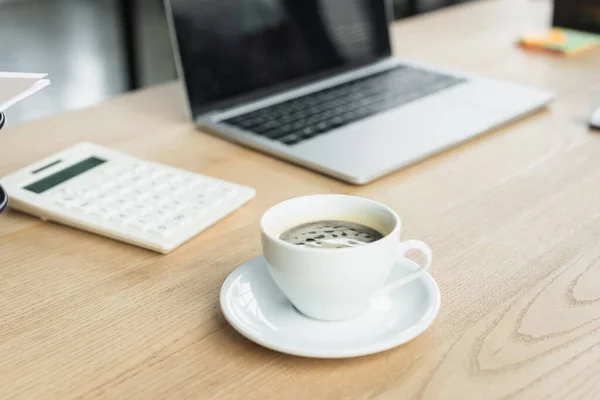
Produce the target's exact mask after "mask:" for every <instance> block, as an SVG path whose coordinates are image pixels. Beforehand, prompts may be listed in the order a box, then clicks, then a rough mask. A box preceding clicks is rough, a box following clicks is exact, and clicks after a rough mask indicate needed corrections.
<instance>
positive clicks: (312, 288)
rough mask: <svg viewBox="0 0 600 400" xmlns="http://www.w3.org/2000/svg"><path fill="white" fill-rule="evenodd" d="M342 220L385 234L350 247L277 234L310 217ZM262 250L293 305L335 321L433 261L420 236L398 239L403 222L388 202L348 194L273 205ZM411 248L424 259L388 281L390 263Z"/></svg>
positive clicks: (262, 224) (265, 218) (266, 219)
mask: <svg viewBox="0 0 600 400" xmlns="http://www.w3.org/2000/svg"><path fill="white" fill-rule="evenodd" d="M323 220H341V221H350V222H357V223H359V224H363V225H366V226H369V227H372V228H375V229H377V230H378V231H379V232H381V233H383V234H384V237H383V238H382V239H379V240H377V241H375V242H371V243H368V244H365V245H362V246H357V247H348V248H341V249H340V248H336V249H331V248H328V249H325V248H310V247H305V246H297V245H294V244H291V243H288V242H285V241H283V240H281V239H280V238H279V236H280V235H281V233H283V232H284V231H285V230H287V229H289V228H292V227H294V226H297V225H301V224H305V223H308V222H316V221H323ZM260 228H261V236H262V246H263V255H264V257H265V259H266V261H267V266H268V269H269V272H270V273H271V276H272V277H273V280H274V281H275V283H276V284H277V286H279V288H280V289H281V291H282V292H283V293H284V294H285V295H286V296H287V298H288V299H289V300H290V301H291V302H292V304H293V305H294V306H295V307H296V308H297V309H298V310H299V311H300V312H301V313H303V314H304V315H306V316H309V317H311V318H314V319H319V320H327V321H336V320H343V319H347V318H351V317H354V316H356V315H358V314H360V313H361V312H363V311H364V310H365V309H366V308H367V306H368V304H369V301H370V300H371V299H372V298H374V297H377V296H378V295H381V294H383V293H386V292H389V291H391V290H399V289H400V288H401V286H403V285H405V284H406V283H408V282H410V281H412V280H414V279H415V278H417V277H419V276H420V275H421V274H422V273H424V272H425V271H427V269H428V268H429V266H430V265H431V259H432V255H431V249H430V248H429V246H427V245H426V244H425V243H424V242H421V241H419V240H408V241H405V242H400V241H399V240H400V230H401V222H400V218H399V217H398V215H397V214H396V213H395V212H394V211H393V210H392V209H390V208H389V207H386V206H384V205H383V204H381V203H377V202H375V201H372V200H369V199H365V198H361V197H354V196H346V195H337V194H323V195H313V196H305V197H298V198H294V199H291V200H287V201H284V202H282V203H279V204H277V205H275V206H273V207H271V208H270V209H269V210H267V212H266V213H265V214H264V215H263V217H262V219H261V221H260ZM409 250H417V251H419V252H421V253H422V254H423V255H424V258H425V260H424V263H423V265H421V266H420V267H419V268H418V269H416V270H415V271H413V272H411V273H410V274H408V275H406V276H404V277H402V278H400V279H399V280H396V281H394V282H393V283H391V284H389V285H388V286H385V287H384V285H385V283H386V280H387V279H388V276H389V274H390V271H391V270H392V267H393V266H394V265H395V264H396V263H397V262H398V261H400V260H401V259H402V258H403V257H405V254H406V253H407V252H408V251H409Z"/></svg>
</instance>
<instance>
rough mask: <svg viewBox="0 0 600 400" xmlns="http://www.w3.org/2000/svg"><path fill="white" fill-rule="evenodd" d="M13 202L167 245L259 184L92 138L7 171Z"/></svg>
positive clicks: (164, 248) (163, 248)
mask: <svg viewBox="0 0 600 400" xmlns="http://www.w3.org/2000/svg"><path fill="white" fill-rule="evenodd" d="M2 184H3V185H4V187H5V188H6V190H7V191H8V194H9V198H10V203H9V205H10V207H12V208H15V209H17V210H21V211H24V212H26V213H29V214H33V215H36V216H38V217H41V218H42V219H44V220H46V219H47V220H52V221H56V222H59V223H62V224H65V225H70V226H73V227H76V228H80V229H84V230H87V231H90V232H94V233H97V234H100V235H104V236H107V237H110V238H113V239H117V240H121V241H123V242H127V243H131V244H134V245H137V246H141V247H145V248H147V249H151V250H154V251H158V252H161V253H168V252H170V251H171V250H173V249H174V248H176V247H177V246H179V245H180V244H182V243H183V242H185V241H187V240H189V239H190V238H192V237H193V236H194V235H196V234H198V233H199V232H201V231H203V230H204V229H206V228H207V227H208V226H210V225H212V224H214V223H215V222H217V221H219V220H220V219H222V218H223V217H224V216H226V215H227V214H229V213H231V212H232V211H234V210H236V209H237V208H239V207H240V206H242V205H243V204H244V203H246V202H247V201H248V200H250V199H252V198H253V197H254V194H255V191H254V189H252V188H250V187H246V186H241V185H236V184H233V183H230V182H225V181H222V180H219V179H214V178H210V177H207V176H203V175H198V174H194V173H191V172H187V171H183V170H180V169H177V168H172V167H168V166H165V165H161V164H157V163H153V162H150V161H145V160H140V159H138V158H135V157H132V156H129V155H126V154H123V153H120V152H117V151H115V150H111V149H108V148H105V147H102V146H98V145H96V144H92V143H80V144H77V145H75V146H73V147H70V148H68V149H66V150H64V151H62V152H60V153H57V154H54V155H53V156H51V157H48V158H46V159H44V160H42V161H40V162H38V163H35V164H33V165H31V166H29V167H27V168H24V169H21V170H19V171H17V172H15V173H14V174H11V175H9V176H7V177H4V178H2Z"/></svg>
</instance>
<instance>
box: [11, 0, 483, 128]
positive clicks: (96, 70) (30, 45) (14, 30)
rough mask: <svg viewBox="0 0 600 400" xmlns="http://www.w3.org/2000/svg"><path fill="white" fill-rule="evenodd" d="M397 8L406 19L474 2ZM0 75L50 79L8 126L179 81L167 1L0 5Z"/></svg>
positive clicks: (396, 1) (410, 1)
mask: <svg viewBox="0 0 600 400" xmlns="http://www.w3.org/2000/svg"><path fill="white" fill-rule="evenodd" d="M199 1H201V0H199ZM204 1H206V0H204ZM211 1H219V0H211ZM391 1H392V2H393V9H394V16H395V18H396V19H402V18H409V17H411V16H414V15H417V14H421V13H424V12H428V11H431V10H435V9H438V8H442V7H448V6H452V5H455V4H457V3H462V2H465V1H474V0H391ZM0 71H7V72H47V73H48V74H49V75H50V78H51V80H52V85H51V86H50V87H48V88H46V89H44V90H43V91H42V92H40V93H37V94H36V95H35V96H32V97H31V98H30V99H28V100H27V101H26V102H23V103H21V104H20V105H16V106H15V107H12V108H11V109H10V112H9V115H8V116H7V117H8V118H7V125H15V124H18V123H21V122H25V121H29V120H32V119H35V118H40V117H43V116H47V115H51V114H55V113H58V112H61V111H66V110H72V109H78V108H83V107H86V106H90V105H93V104H96V103H99V102H101V101H104V100H106V99H109V98H110V97H113V96H116V95H119V94H122V93H124V92H127V91H129V90H135V89H138V88H143V87H148V86H152V85H155V84H159V83H163V82H167V81H170V80H173V79H175V78H176V71H175V65H174V61H173V54H172V50H171V44H170V39H169V33H168V27H167V21H166V17H165V12H164V6H163V0H0Z"/></svg>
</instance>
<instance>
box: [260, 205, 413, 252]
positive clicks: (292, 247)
mask: <svg viewBox="0 0 600 400" xmlns="http://www.w3.org/2000/svg"><path fill="white" fill-rule="evenodd" d="M309 197H313V198H314V197H338V198H339V197H343V198H347V199H355V200H358V201H364V202H368V203H371V204H372V205H375V206H377V207H381V208H382V209H384V210H385V211H386V212H388V213H389V214H390V215H392V216H393V218H394V228H393V229H392V230H391V231H390V232H388V233H387V234H385V235H384V236H383V237H382V238H381V239H379V240H377V241H374V242H371V243H367V244H365V245H363V246H359V247H347V248H343V249H335V251H336V253H338V252H348V251H356V250H358V249H364V248H366V247H369V246H371V247H372V246H375V245H377V244H378V243H380V242H381V241H383V240H384V239H387V238H389V237H390V236H392V235H394V233H396V232H398V231H399V230H400V229H401V227H402V220H401V219H400V216H399V215H398V214H397V213H396V212H395V211H394V210H392V209H391V208H390V207H388V206H386V205H385V204H383V203H380V202H378V201H375V200H372V199H368V198H366V197H359V196H352V195H347V194H311V195H305V196H299V197H293V198H291V199H287V200H284V201H281V202H279V203H277V204H275V205H273V206H271V207H269V209H268V210H267V211H265V213H264V214H263V215H262V217H261V218H260V231H261V233H262V234H263V235H264V236H266V237H268V238H269V239H270V240H272V241H273V242H275V243H277V244H278V245H281V246H284V247H285V248H288V249H290V250H294V251H300V252H317V253H319V252H326V253H330V252H331V249H320V248H316V247H304V246H296V245H293V244H291V243H288V242H286V241H284V240H282V239H281V238H279V235H274V234H273V233H272V232H268V231H267V229H265V219H266V218H267V217H268V214H269V213H270V212H271V211H272V210H273V209H275V208H276V207H280V206H285V205H286V203H291V202H295V201H299V200H302V199H306V198H309ZM280 234H281V233H280Z"/></svg>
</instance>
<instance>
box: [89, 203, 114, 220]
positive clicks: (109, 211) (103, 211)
mask: <svg viewBox="0 0 600 400" xmlns="http://www.w3.org/2000/svg"><path fill="white" fill-rule="evenodd" d="M116 212H117V211H116V210H115V209H114V208H108V207H105V206H96V207H94V208H92V209H91V211H90V215H94V216H96V217H100V218H103V219H108V218H110V217H112V216H113V215H114V214H116Z"/></svg>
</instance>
